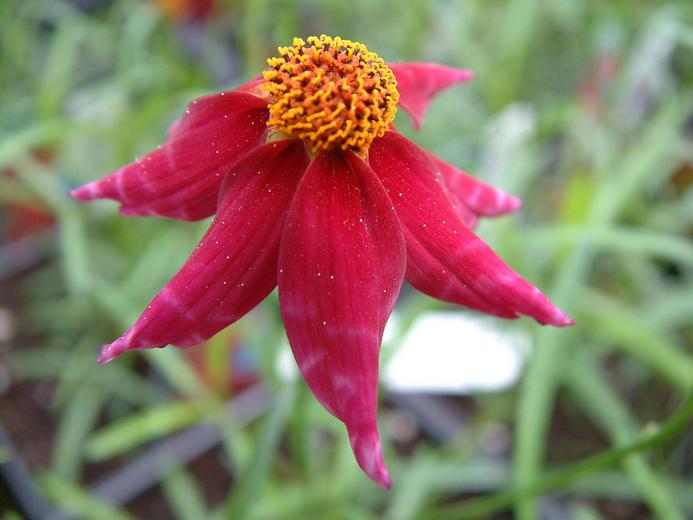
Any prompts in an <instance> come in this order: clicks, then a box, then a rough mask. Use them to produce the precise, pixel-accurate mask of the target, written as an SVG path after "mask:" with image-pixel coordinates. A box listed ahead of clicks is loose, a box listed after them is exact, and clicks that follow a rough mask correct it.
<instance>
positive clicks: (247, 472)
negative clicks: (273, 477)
mask: <svg viewBox="0 0 693 520" xmlns="http://www.w3.org/2000/svg"><path fill="white" fill-rule="evenodd" d="M294 399H295V388H294V387H286V388H283V389H282V390H281V391H280V392H278V394H277V397H276V401H275V403H274V406H273V407H272V409H271V410H270V412H269V414H268V416H267V417H266V418H265V419H264V422H263V424H262V426H261V428H260V433H259V435H258V438H257V443H256V445H255V447H254V452H253V456H252V457H251V459H250V462H249V464H248V465H247V466H246V467H245V468H243V471H242V472H241V474H240V475H239V476H238V479H237V480H236V481H235V482H237V486H236V487H235V488H234V489H233V490H232V492H231V495H230V498H229V499H228V501H227V503H226V505H225V511H226V518H248V517H249V516H250V511H251V509H252V506H253V503H254V501H255V500H256V499H257V497H259V496H261V494H262V493H261V488H262V485H263V483H264V479H265V477H266V475H267V472H268V471H269V467H270V464H271V463H272V461H273V460H274V457H275V456H276V454H277V451H278V449H279V442H280V441H281V438H282V435H283V433H284V429H285V426H286V422H287V419H288V417H289V414H290V412H291V410H292V409H293V403H294Z"/></svg>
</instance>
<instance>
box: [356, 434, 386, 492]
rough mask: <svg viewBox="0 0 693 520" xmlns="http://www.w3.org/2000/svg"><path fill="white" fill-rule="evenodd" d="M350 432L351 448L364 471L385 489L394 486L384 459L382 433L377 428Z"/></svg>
mask: <svg viewBox="0 0 693 520" xmlns="http://www.w3.org/2000/svg"><path fill="white" fill-rule="evenodd" d="M369 430H370V431H361V432H352V431H350V432H349V437H350V440H351V448H352V449H353V451H354V455H355V456H356V461H357V462H358V464H359V466H361V469H362V470H363V472H364V473H365V474H366V475H368V477H369V478H370V479H371V480H373V481H374V482H375V483H376V484H378V485H379V486H380V487H381V488H383V489H390V488H391V487H392V479H391V478H390V474H389V472H388V471H387V467H386V466H385V461H384V460H383V452H382V448H381V444H380V435H379V434H378V431H377V429H375V428H373V429H370V428H369Z"/></svg>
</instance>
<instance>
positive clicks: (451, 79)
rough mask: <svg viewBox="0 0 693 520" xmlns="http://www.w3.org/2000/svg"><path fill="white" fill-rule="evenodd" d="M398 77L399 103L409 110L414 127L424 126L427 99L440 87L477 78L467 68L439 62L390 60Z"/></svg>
mask: <svg viewBox="0 0 693 520" xmlns="http://www.w3.org/2000/svg"><path fill="white" fill-rule="evenodd" d="M388 66H389V67H390V69H392V72H394V73H395V77H396V78H397V91H398V92H399V104H400V105H401V107H402V108H403V109H404V110H406V111H407V112H409V115H410V116H411V121H412V125H414V128H415V129H417V130H418V129H419V128H421V124H422V123H423V118H424V114H425V113H426V108H427V107H428V103H429V102H430V101H431V99H433V97H434V96H435V95H436V94H438V93H439V92H440V91H442V90H445V89H446V88H448V87H450V86H452V85H454V84H455V83H463V82H465V81H469V80H471V79H472V78H474V73H473V72H472V71H471V70H467V69H456V68H453V67H446V66H445V65H438V64H437V63H415V62H411V63H388Z"/></svg>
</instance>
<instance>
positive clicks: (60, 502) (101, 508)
mask: <svg viewBox="0 0 693 520" xmlns="http://www.w3.org/2000/svg"><path fill="white" fill-rule="evenodd" d="M38 483H39V487H40V488H41V490H42V491H43V493H44V494H45V495H46V496H47V497H48V498H49V499H50V500H51V501H52V502H53V503H54V504H55V505H56V506H58V507H60V508H61V509H62V510H63V511H66V512H68V513H71V514H73V515H75V517H77V518H79V519H82V520H135V519H134V517H132V516H130V515H129V514H127V513H125V512H123V511H119V510H118V509H116V508H115V507H114V506H111V505H110V504H107V503H106V502H104V501H103V500H100V499H98V498H96V497H95V496H94V495H91V494H90V493H89V491H87V490H86V489H84V488H81V487H79V486H77V485H75V484H71V483H69V482H67V481H65V480H63V479H62V478H60V477H58V476H57V475H54V474H52V473H46V474H44V475H42V476H41V477H40V478H39V481H38Z"/></svg>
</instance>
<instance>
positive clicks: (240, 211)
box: [99, 140, 308, 363]
mask: <svg viewBox="0 0 693 520" xmlns="http://www.w3.org/2000/svg"><path fill="white" fill-rule="evenodd" d="M307 166H308V156H307V155H306V153H305V150H304V147H303V144H302V143H301V142H300V141H296V140H287V141H274V142H272V143H268V144H265V145H262V146H260V147H259V148H257V149H255V150H253V151H252V152H250V153H249V154H248V155H246V156H245V157H244V158H243V159H241V160H240V161H239V162H238V163H236V164H235V165H234V166H233V167H232V168H231V171H230V172H229V175H228V177H227V180H226V181H225V183H226V184H225V186H224V194H223V196H222V198H221V200H220V205H219V210H218V212H217V215H216V217H215V219H214V222H212V225H211V226H210V228H209V230H208V231H207V233H206V234H205V236H204V237H203V238H202V240H201V241H200V243H199V245H198V246H197V247H196V248H195V250H194V251H193V254H192V255H191V256H190V258H189V259H188V261H187V262H186V263H185V265H184V266H183V267H182V268H181V270H180V271H178V274H176V275H175V276H174V277H173V279H172V280H171V281H170V282H169V283H168V285H166V287H164V288H163V290H162V291H161V292H160V293H159V294H158V295H157V296H156V297H155V298H154V300H152V302H151V303H150V304H149V306H148V307H147V308H146V310H145V311H144V312H143V313H142V315H141V316H140V318H139V319H138V320H137V322H136V323H135V324H134V325H133V326H132V327H131V328H130V329H129V330H128V331H127V332H126V333H125V334H123V336H122V337H120V338H119V339H118V340H116V341H115V342H113V343H111V344H110V345H104V347H103V348H102V349H101V354H100V356H99V362H100V363H105V362H107V361H110V360H111V359H113V358H114V357H116V356H118V355H120V354H122V353H123V352H125V351H128V350H133V349H143V348H151V347H159V346H164V345H167V344H169V343H173V344H176V345H178V346H190V345H195V344H197V343H200V342H201V341H203V340H205V339H207V338H209V337H211V336H213V335H214V334H216V333H217V332H218V331H220V330H221V329H223V328H224V327H226V326H228V325H230V324H231V323H233V322H234V321H236V320H237V319H239V318H240V317H241V316H243V315H244V314H245V313H247V312H248V311H249V310H250V309H252V308H253V307H255V305H257V304H258V303H259V302H260V301H262V299H264V298H265V296H267V295H268V294H269V293H270V292H272V290H273V289H274V287H275V286H276V283H277V282H276V280H277V257H278V254H279V240H280V237H281V232H282V227H283V223H284V220H285V218H286V214H287V213H288V207H289V203H290V202H291V198H292V196H293V194H294V192H295V190H296V186H297V185H298V181H299V179H300V177H301V175H302V173H303V172H304V171H305V169H306V167H307Z"/></svg>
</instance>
